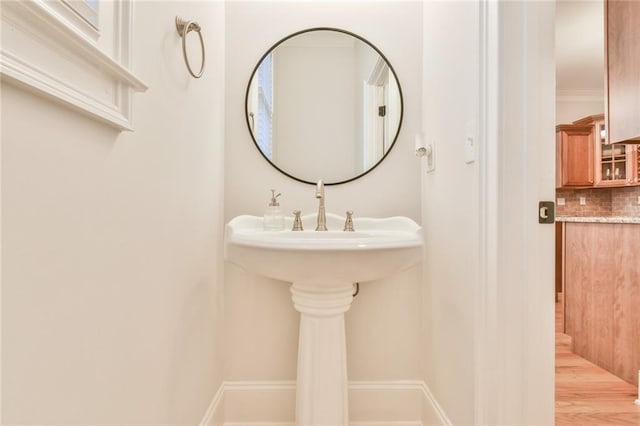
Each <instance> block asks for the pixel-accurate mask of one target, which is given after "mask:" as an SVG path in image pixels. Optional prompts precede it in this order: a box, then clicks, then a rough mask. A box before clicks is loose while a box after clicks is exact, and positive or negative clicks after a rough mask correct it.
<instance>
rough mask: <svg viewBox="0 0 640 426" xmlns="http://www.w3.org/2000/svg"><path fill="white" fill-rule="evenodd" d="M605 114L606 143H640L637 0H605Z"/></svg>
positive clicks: (639, 16)
mask: <svg viewBox="0 0 640 426" xmlns="http://www.w3.org/2000/svg"><path fill="white" fill-rule="evenodd" d="M604 18H605V19H604V20H605V79H606V96H605V103H606V107H605V110H606V117H607V121H606V124H607V126H606V127H607V129H608V138H609V142H610V143H621V142H622V143H623V142H625V141H626V142H630V141H631V142H634V143H640V25H639V24H638V23H639V22H640V1H637V0H605V7H604Z"/></svg>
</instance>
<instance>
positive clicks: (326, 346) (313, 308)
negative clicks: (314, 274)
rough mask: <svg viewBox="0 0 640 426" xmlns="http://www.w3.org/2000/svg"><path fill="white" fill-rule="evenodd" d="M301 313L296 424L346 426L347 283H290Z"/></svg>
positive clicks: (349, 286) (349, 297) (349, 296)
mask: <svg viewBox="0 0 640 426" xmlns="http://www.w3.org/2000/svg"><path fill="white" fill-rule="evenodd" d="M291 293H292V299H293V303H294V305H295V308H296V310H297V311H298V312H300V335H299V342H298V379H297V387H296V424H297V425H304V426H320V425H332V426H338V425H345V426H346V425H348V424H349V404H348V395H347V392H348V389H347V346H346V338H345V330H344V313H345V312H346V311H348V310H349V308H350V307H351V302H352V300H353V285H352V284H351V283H332V284H327V283H323V284H314V283H309V282H306V283H293V285H292V286H291Z"/></svg>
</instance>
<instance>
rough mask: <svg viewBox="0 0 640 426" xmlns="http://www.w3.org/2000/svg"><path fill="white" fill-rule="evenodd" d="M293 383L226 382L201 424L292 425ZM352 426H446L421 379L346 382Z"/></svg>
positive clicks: (236, 425)
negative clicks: (347, 384) (347, 383)
mask: <svg viewBox="0 0 640 426" xmlns="http://www.w3.org/2000/svg"><path fill="white" fill-rule="evenodd" d="M295 389H296V387H295V381H227V382H223V383H222V384H221V385H220V388H219V389H218V391H217V392H216V394H215V395H214V397H213V399H212V401H211V404H210V405H209V408H208V409H207V412H206V413H205V415H204V417H203V419H202V422H201V423H200V426H240V425H245V426H247V425H251V426H295ZM349 418H350V425H351V426H365V425H367V426H422V425H424V426H432V425H434V426H435V425H438V426H450V425H451V422H450V421H449V419H448V417H447V415H446V413H445V412H444V410H443V409H442V407H440V405H439V404H438V402H437V401H436V399H435V398H434V397H433V394H432V393H431V391H430V390H429V387H428V386H427V385H426V383H425V382H423V381H418V380H400V381H375V382H374V381H351V382H349Z"/></svg>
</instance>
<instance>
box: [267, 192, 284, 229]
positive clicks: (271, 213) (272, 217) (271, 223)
mask: <svg viewBox="0 0 640 426" xmlns="http://www.w3.org/2000/svg"><path fill="white" fill-rule="evenodd" d="M280 195H281V194H280V193H278V194H276V190H275V189H272V190H271V201H270V202H269V205H268V206H267V209H266V210H265V212H264V229H265V231H282V230H284V213H283V212H282V210H281V209H280V203H278V197H279V196H280Z"/></svg>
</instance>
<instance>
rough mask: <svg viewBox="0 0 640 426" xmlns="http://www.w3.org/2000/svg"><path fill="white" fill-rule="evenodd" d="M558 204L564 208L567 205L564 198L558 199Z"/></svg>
mask: <svg viewBox="0 0 640 426" xmlns="http://www.w3.org/2000/svg"><path fill="white" fill-rule="evenodd" d="M556 204H557V205H559V206H564V204H565V202H564V198H562V197H558V199H557V200H556Z"/></svg>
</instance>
